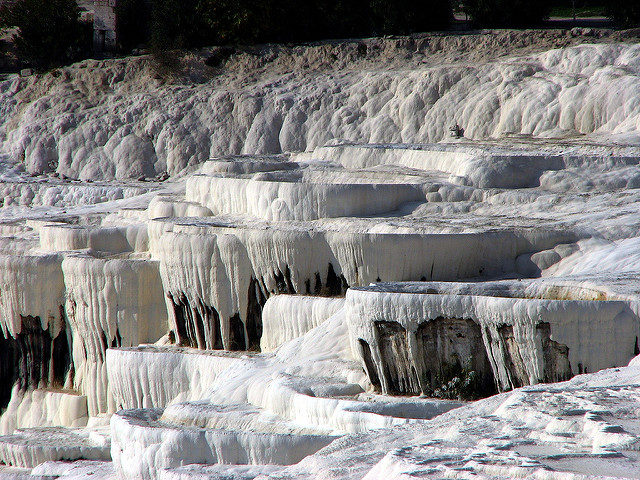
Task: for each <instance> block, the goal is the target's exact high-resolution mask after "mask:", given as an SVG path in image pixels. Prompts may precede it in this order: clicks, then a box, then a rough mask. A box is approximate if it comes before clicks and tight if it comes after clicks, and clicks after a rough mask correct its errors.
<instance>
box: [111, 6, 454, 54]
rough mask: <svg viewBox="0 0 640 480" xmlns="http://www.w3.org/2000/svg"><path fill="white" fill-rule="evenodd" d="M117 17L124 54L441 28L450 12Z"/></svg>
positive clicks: (333, 10) (139, 10) (170, 10)
mask: <svg viewBox="0 0 640 480" xmlns="http://www.w3.org/2000/svg"><path fill="white" fill-rule="evenodd" d="M117 18H118V38H119V41H120V43H121V45H122V47H123V49H125V50H127V49H130V48H132V47H135V46H137V45H140V44H146V45H152V46H157V47H164V46H174V47H179V48H189V47H198V46H205V45H222V44H232V43H242V44H250V43H264V42H300V41H310V40H318V39H327V38H348V37H362V36H374V35H389V34H408V33H412V32H419V31H432V30H444V29H447V28H448V27H449V24H450V22H451V19H452V9H451V5H450V4H449V2H448V1H447V0H445V1H442V0H315V1H313V0H306V1H301V0H120V1H119V2H118V4H117ZM142 19H146V21H144V22H143V21H141V20H142Z"/></svg>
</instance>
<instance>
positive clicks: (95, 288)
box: [62, 255, 167, 416]
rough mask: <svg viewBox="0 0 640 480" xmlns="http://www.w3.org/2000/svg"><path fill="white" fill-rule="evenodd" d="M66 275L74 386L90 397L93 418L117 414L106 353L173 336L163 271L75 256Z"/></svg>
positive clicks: (143, 264)
mask: <svg viewBox="0 0 640 480" xmlns="http://www.w3.org/2000/svg"><path fill="white" fill-rule="evenodd" d="M62 270H63V272H64V278H65V284H66V303H65V309H66V313H67V318H68V321H69V325H70V326H71V329H72V333H73V363H74V367H75V378H74V385H75V387H76V388H77V389H79V390H80V391H81V392H83V393H84V394H85V395H87V399H88V406H89V414H90V415H92V416H93V415H96V414H98V413H105V412H110V411H113V410H114V408H115V404H114V403H113V400H112V398H111V397H110V395H109V392H108V385H107V380H108V379H107V374H106V368H107V366H106V363H105V353H106V349H107V348H108V347H111V346H132V345H138V344H139V343H144V342H154V341H156V340H158V339H159V338H160V337H161V336H162V335H164V334H165V333H166V331H167V320H166V319H167V317H166V309H165V305H164V298H163V293H162V288H161V281H160V278H159V274H158V266H157V264H156V263H155V262H151V261H142V260H140V261H137V260H120V259H99V258H94V257H89V256H86V255H70V256H67V257H66V258H65V259H64V260H63V262H62Z"/></svg>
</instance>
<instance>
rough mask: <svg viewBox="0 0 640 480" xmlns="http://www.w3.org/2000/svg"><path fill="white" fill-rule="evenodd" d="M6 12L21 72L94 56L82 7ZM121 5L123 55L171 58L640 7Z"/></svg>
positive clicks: (2, 16) (28, 0)
mask: <svg viewBox="0 0 640 480" xmlns="http://www.w3.org/2000/svg"><path fill="white" fill-rule="evenodd" d="M0 4H1V5H2V6H0V27H9V26H11V27H17V32H18V33H17V35H16V37H15V47H16V48H15V50H16V52H17V56H18V59H19V61H20V63H21V64H22V65H29V66H32V67H35V68H37V69H47V68H51V67H54V66H57V65H62V64H67V63H70V62H73V61H75V60H78V59H80V58H83V57H86V56H89V55H90V54H91V37H92V32H91V25H88V24H85V23H83V22H81V21H80V11H79V8H78V5H77V0H14V1H12V2H5V3H4V4H3V3H2V1H1V0H0ZM116 5H117V6H116V14H117V18H118V20H117V25H118V27H117V28H118V38H119V47H120V50H121V52H122V53H128V52H130V51H131V50H132V49H134V48H136V47H138V46H141V45H144V46H147V47H150V48H151V49H152V50H154V51H168V50H175V49H183V48H193V47H201V46H208V45H229V44H253V43H264V42H304V41H312V40H320V39H331V38H353V37H366V36H377V35H403V34H409V33H412V32H426V31H434V30H446V29H447V28H449V26H450V23H451V21H452V19H453V10H454V9H453V6H455V7H456V10H457V11H462V12H465V13H466V14H467V16H468V18H469V20H470V21H471V25H472V26H473V27H476V28H493V27H498V28H500V27H508V28H522V27H535V26H538V25H540V24H541V23H542V22H543V21H544V19H545V18H546V17H547V16H548V15H549V12H550V9H551V7H552V6H554V7H558V6H565V7H566V6H568V5H570V6H573V7H575V6H576V5H577V6H585V5H596V6H599V7H603V11H604V13H606V15H608V16H609V17H610V18H612V19H613V20H614V21H615V24H616V26H619V27H624V28H628V27H634V26H640V1H639V0H451V2H450V1H449V0H118V1H117V4H116ZM4 50H6V48H5V47H2V48H0V55H3V51H4ZM0 60H1V59H0ZM1 64H2V62H0V66H1Z"/></svg>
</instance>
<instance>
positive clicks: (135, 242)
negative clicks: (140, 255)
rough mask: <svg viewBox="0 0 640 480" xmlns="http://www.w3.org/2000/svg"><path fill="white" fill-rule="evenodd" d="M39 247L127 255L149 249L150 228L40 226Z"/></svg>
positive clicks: (50, 224)
mask: <svg viewBox="0 0 640 480" xmlns="http://www.w3.org/2000/svg"><path fill="white" fill-rule="evenodd" d="M38 231H39V236H40V248H41V249H42V250H45V251H52V252H56V251H57V252H64V251H68V250H84V249H91V250H95V251H99V252H109V253H124V252H132V251H146V250H147V249H148V240H147V226H146V225H145V224H131V225H127V226H121V227H120V226H119V227H84V226H77V225H69V224H65V223H49V224H45V225H42V226H40V227H39V229H38Z"/></svg>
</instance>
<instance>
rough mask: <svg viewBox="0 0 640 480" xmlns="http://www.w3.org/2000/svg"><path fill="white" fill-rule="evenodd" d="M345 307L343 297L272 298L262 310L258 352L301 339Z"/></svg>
mask: <svg viewBox="0 0 640 480" xmlns="http://www.w3.org/2000/svg"><path fill="white" fill-rule="evenodd" d="M343 306H344V299H342V298H318V297H307V296H301V295H275V296H273V297H270V298H269V299H268V300H267V302H266V303H265V304H264V307H263V309H262V337H261V338H260V350H261V351H262V352H271V351H273V350H275V349H276V348H278V347H279V346H280V345H282V344H283V343H285V342H287V341H289V340H291V339H294V338H297V337H300V336H301V335H303V334H305V333H307V332H308V331H309V330H311V329H312V328H315V327H317V326H318V325H320V324H321V323H322V322H324V321H325V320H327V319H328V318H329V317H331V316H332V315H333V314H334V313H336V312H337V311H338V310H339V309H340V308H342V307H343Z"/></svg>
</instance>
